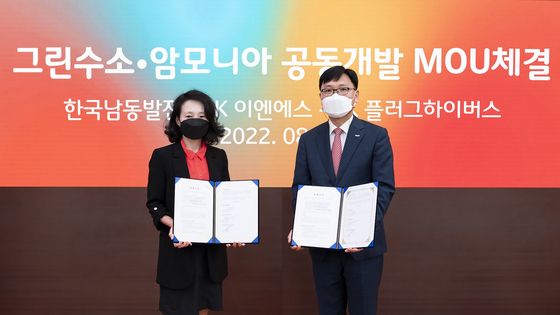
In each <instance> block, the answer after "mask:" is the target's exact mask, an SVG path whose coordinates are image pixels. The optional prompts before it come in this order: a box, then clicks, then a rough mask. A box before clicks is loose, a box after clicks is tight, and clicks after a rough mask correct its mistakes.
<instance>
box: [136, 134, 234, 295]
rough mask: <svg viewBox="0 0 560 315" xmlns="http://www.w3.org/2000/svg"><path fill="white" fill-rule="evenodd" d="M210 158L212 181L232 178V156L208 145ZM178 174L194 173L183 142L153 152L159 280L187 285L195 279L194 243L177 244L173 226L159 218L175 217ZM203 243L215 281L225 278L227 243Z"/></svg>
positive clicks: (151, 197)
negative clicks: (173, 234) (170, 227)
mask: <svg viewBox="0 0 560 315" xmlns="http://www.w3.org/2000/svg"><path fill="white" fill-rule="evenodd" d="M206 161H207V162H208V172H209V173H210V180H211V181H224V180H229V171H228V160H227V155H226V152H225V151H224V150H222V149H218V148H216V147H212V146H208V147H207V150H206ZM175 177H183V178H189V177H190V176H189V170H188V167H187V162H186V159H185V152H184V151H183V147H182V146H181V143H174V144H171V145H168V146H166V147H163V148H159V149H156V150H154V152H153V153H152V158H151V159H150V172H149V175H148V202H147V203H146V206H147V207H148V210H149V211H150V214H151V215H152V218H153V221H154V225H155V227H156V228H157V229H158V230H159V231H160V235H159V255H158V266H157V278H156V282H157V283H159V284H160V285H162V286H165V287H168V288H171V289H184V288H187V287H189V286H190V285H191V283H192V281H193V279H194V271H193V264H194V262H193V256H192V252H191V249H192V247H190V246H189V247H186V248H175V247H174V246H173V243H172V241H171V240H170V239H169V236H168V234H169V228H168V227H167V226H166V225H165V224H162V223H161V222H160V221H159V220H160V219H161V218H162V217H163V216H164V215H168V216H170V217H172V218H173V213H174V212H173V207H174V200H175ZM195 246H199V245H195ZM202 246H205V247H207V252H208V269H209V271H210V278H211V279H212V280H213V281H215V282H221V281H223V280H224V279H225V278H226V277H227V275H228V268H227V252H226V247H225V245H223V244H216V245H214V244H209V245H202Z"/></svg>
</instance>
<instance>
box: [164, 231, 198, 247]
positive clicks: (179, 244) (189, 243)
mask: <svg viewBox="0 0 560 315" xmlns="http://www.w3.org/2000/svg"><path fill="white" fill-rule="evenodd" d="M174 236H175V235H173V226H172V227H170V228H169V238H170V239H171V241H172V242H173V238H174ZM191 245H192V243H191V242H183V241H179V243H175V242H173V246H175V247H177V248H185V247H187V246H191Z"/></svg>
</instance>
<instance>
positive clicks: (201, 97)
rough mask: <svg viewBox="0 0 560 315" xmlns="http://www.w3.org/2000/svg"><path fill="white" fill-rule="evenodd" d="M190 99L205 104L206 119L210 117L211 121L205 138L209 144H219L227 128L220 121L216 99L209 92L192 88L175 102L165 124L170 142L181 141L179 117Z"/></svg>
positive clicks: (209, 120)
mask: <svg viewBox="0 0 560 315" xmlns="http://www.w3.org/2000/svg"><path fill="white" fill-rule="evenodd" d="M189 100H195V101H199V102H201V103H202V105H203V106H204V116H206V119H208V122H209V123H210V127H209V128H208V133H207V134H206V135H205V136H204V138H203V139H204V141H205V142H206V144H208V145H213V144H218V142H219V141H220V138H222V137H223V136H224V133H225V128H224V126H222V125H221V124H220V123H218V116H219V115H218V112H217V110H216V104H215V103H214V100H212V98H211V97H210V96H208V95H207V94H205V93H203V92H201V91H198V90H190V91H188V92H186V93H183V94H181V95H179V96H178V97H177V98H176V99H175V101H174V102H173V111H172V112H171V116H170V117H169V122H168V123H167V124H166V126H165V134H166V135H167V138H169V142H171V143H176V142H180V141H181V138H182V137H183V134H182V133H181V127H180V126H179V125H177V118H178V117H179V116H180V115H181V108H182V107H183V104H185V102H186V101H189Z"/></svg>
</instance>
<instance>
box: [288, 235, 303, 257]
mask: <svg viewBox="0 0 560 315" xmlns="http://www.w3.org/2000/svg"><path fill="white" fill-rule="evenodd" d="M288 244H292V230H290V234H288ZM290 248H291V249H293V250H295V251H296V252H299V251H302V250H303V247H301V246H299V245H297V246H290Z"/></svg>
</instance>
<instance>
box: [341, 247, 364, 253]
mask: <svg viewBox="0 0 560 315" xmlns="http://www.w3.org/2000/svg"><path fill="white" fill-rule="evenodd" d="M363 250H364V249H363V248H347V249H345V250H344V252H345V253H357V252H361V251H363Z"/></svg>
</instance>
